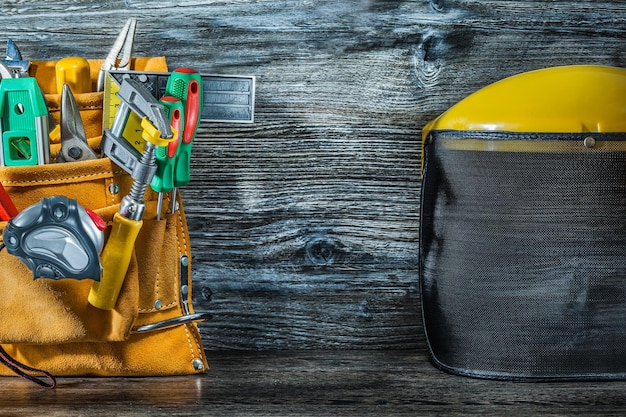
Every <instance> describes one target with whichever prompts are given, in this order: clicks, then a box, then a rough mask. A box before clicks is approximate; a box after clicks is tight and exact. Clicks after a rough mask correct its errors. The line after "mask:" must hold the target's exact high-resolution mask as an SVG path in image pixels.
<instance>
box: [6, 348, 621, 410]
mask: <svg viewBox="0 0 626 417" xmlns="http://www.w3.org/2000/svg"><path fill="white" fill-rule="evenodd" d="M210 360H211V361H212V362H213V363H214V364H215V365H214V366H213V367H212V369H211V371H210V372H209V373H207V374H204V375H201V376H193V377H173V378H109V379H91V378H62V379H60V380H59V386H58V388H57V389H56V391H55V392H51V391H46V390H42V389H40V388H33V387H32V386H31V385H30V384H29V383H28V382H26V381H23V380H20V379H17V378H4V379H3V380H2V381H0V382H1V383H2V396H0V415H3V416H4V415H6V416H39V415H46V416H51V417H56V416H59V417H71V416H98V415H102V416H109V415H115V416H150V417H159V416H164V417H170V416H207V415H211V416H212V415H216V416H255V417H256V416H289V417H294V416H355V417H370V416H394V417H395V416H424V415H437V416H464V417H465V416H471V415H480V416H484V417H491V416H494V417H495V416H498V417H501V416H507V415H511V416H532V417H534V416H573V415H576V416H623V415H624V412H625V410H626V390H625V388H626V382H612V383H599V382H596V383H593V382H590V383H584V384H581V383H572V382H569V383H568V382H559V383H551V384H524V383H514V382H502V381H485V380H477V379H469V378H464V377H457V376H452V375H447V374H443V373H441V372H440V371H438V370H437V369H435V368H433V367H431V366H429V365H428V364H427V361H426V354H425V352H424V351H423V350H400V351H393V350H387V351H381V350H359V351H349V350H342V351H338V350H335V351H317V350H308V351H275V350H273V351H263V352H241V351H229V352H211V357H210Z"/></svg>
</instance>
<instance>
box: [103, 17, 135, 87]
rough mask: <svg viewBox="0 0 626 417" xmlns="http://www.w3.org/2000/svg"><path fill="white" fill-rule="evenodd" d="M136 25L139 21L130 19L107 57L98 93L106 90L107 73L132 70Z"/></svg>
mask: <svg viewBox="0 0 626 417" xmlns="http://www.w3.org/2000/svg"><path fill="white" fill-rule="evenodd" d="M136 25H137V19H135V18H134V17H131V18H129V19H128V20H127V21H126V24H125V25H124V27H123V28H122V31H121V32H120V34H119V35H118V36H117V39H116V40H115V43H114V44H113V47H112V48H111V50H110V51H109V55H107V57H106V59H105V60H104V64H102V67H101V68H100V72H99V73H98V84H97V86H96V87H97V91H103V90H104V77H105V76H106V72H107V71H109V70H112V69H122V70H128V69H130V61H131V59H132V50H133V42H134V41H135V27H136ZM118 61H119V64H118Z"/></svg>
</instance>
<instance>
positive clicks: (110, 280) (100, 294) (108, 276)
mask: <svg viewBox="0 0 626 417" xmlns="http://www.w3.org/2000/svg"><path fill="white" fill-rule="evenodd" d="M142 225H143V221H142V220H131V219H127V218H126V217H124V216H122V215H121V214H119V213H115V216H114V217H113V228H112V229H111V234H110V235H109V240H108V241H107V243H106V246H105V247H104V250H103V251H102V255H101V257H100V261H101V262H102V276H101V277H100V281H99V282H98V281H96V282H94V284H93V286H92V287H91V291H90V292H89V297H88V300H89V303H90V304H91V305H92V306H94V307H97V308H99V309H102V310H112V309H113V308H114V307H115V303H116V302H117V296H118V295H119V292H120V289H121V288H122V284H123V283H124V277H125V276H126V272H127V271H128V264H129V263H130V258H131V255H132V253H133V248H134V246H135V240H136V239H137V235H138V234H139V230H140V229H141V226H142Z"/></svg>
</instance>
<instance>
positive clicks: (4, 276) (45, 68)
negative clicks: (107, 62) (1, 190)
mask: <svg viewBox="0 0 626 417" xmlns="http://www.w3.org/2000/svg"><path fill="white" fill-rule="evenodd" d="M144 61H145V62H144V63H136V64H135V67H136V68H140V69H144V68H148V69H149V70H152V71H166V70H167V67H166V65H165V61H164V59H156V58H152V59H144ZM33 67H34V72H35V76H36V78H37V81H38V83H39V84H40V87H41V89H42V91H43V92H44V93H45V98H46V102H47V105H48V107H49V111H50V114H51V115H52V116H53V117H54V118H55V119H56V121H57V124H58V121H59V117H58V111H59V101H60V95H58V94H55V93H54V89H53V87H54V86H53V85H52V84H51V80H54V76H53V75H54V63H53V62H39V63H33ZM99 67H100V65H99V63H98V62H95V63H94V64H93V65H92V68H96V69H97V68H99ZM92 72H93V70H92ZM92 75H94V74H92ZM95 78H97V76H92V79H95ZM75 99H76V102H77V105H78V107H79V109H80V113H81V117H82V118H83V124H84V126H85V131H86V134H87V137H88V142H89V145H90V146H91V147H92V149H94V151H96V152H97V153H99V152H100V150H99V142H100V139H101V135H102V103H103V93H101V92H94V93H84V94H76V95H75ZM51 139H52V144H51V146H50V154H51V160H52V163H50V164H47V165H37V166H11V167H0V182H1V183H2V184H3V185H4V187H5V189H6V190H7V192H8V193H9V195H10V196H11V198H12V200H13V202H14V204H15V206H16V207H17V209H18V210H20V211H21V210H23V209H25V208H27V207H29V206H31V205H33V204H36V203H39V202H40V201H41V199H42V198H46V197H52V196H65V197H67V198H69V199H75V200H77V202H78V204H79V205H80V206H82V207H85V208H88V209H90V210H92V211H93V212H95V213H96V214H98V215H99V216H100V217H101V218H102V219H103V220H104V221H105V222H106V223H107V225H108V226H109V227H108V228H107V229H106V231H105V240H106V239H108V233H109V230H110V225H111V224H112V220H113V216H114V215H115V213H117V212H118V210H119V208H120V203H121V200H122V197H123V196H124V195H126V194H128V193H129V191H130V188H131V186H132V182H133V180H132V178H131V177H130V175H129V174H127V173H126V172H125V171H124V170H123V169H121V168H120V167H118V166H117V165H115V164H114V163H113V162H111V160H110V159H109V158H101V159H94V160H88V161H80V162H70V163H54V161H55V157H56V154H57V153H58V152H59V148H60V144H58V143H57V144H55V143H54V133H53V134H52V135H51ZM145 200H146V210H145V214H144V220H143V226H142V227H141V230H140V231H139V235H138V237H137V240H136V245H135V250H134V252H133V254H132V257H131V261H130V265H129V268H128V272H127V274H126V277H125V279H124V282H123V285H122V288H121V290H120V294H119V297H118V300H117V303H116V305H115V308H114V309H113V310H101V309H99V308H96V307H93V306H92V305H91V304H90V303H89V302H88V295H89V292H90V290H91V287H92V285H93V283H94V280H93V279H90V278H87V277H86V279H67V278H61V279H50V278H37V279H34V278H33V273H32V272H31V270H30V269H29V268H28V267H27V266H26V265H25V264H24V263H22V261H21V260H20V259H19V258H18V257H15V256H13V255H11V254H9V253H8V252H7V251H6V250H3V251H0V265H1V266H2V267H1V268H0V288H1V289H2V295H3V296H2V297H0V312H2V316H1V319H0V344H40V345H41V344H61V343H69V342H116V341H124V340H127V339H128V338H129V337H130V335H131V334H132V333H133V330H134V329H136V328H137V327H140V326H145V325H150V324H152V323H159V322H163V321H167V320H170V319H172V318H176V317H179V316H180V315H181V311H182V304H181V294H180V289H181V287H182V285H181V281H182V284H183V285H186V284H187V283H188V280H189V276H190V274H189V271H190V266H189V261H190V258H191V253H190V246H189V240H188V236H187V233H186V232H185V231H186V227H187V226H186V223H185V219H184V214H183V212H182V205H181V202H180V201H179V202H178V203H179V207H180V208H179V210H177V211H174V212H173V213H171V214H168V215H165V216H162V218H161V219H160V220H156V205H157V202H156V193H153V192H151V191H148V192H147V193H146V195H145ZM6 224H7V223H6V222H0V233H1V232H2V230H4V228H5V226H6ZM61 244H63V243H62V242H59V245H61ZM181 265H184V266H183V267H181ZM181 275H182V276H181Z"/></svg>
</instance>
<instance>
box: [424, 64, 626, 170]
mask: <svg viewBox="0 0 626 417" xmlns="http://www.w3.org/2000/svg"><path fill="white" fill-rule="evenodd" d="M443 130H445V131H465V132H468V133H467V134H466V135H465V137H469V136H471V133H470V132H478V131H481V132H491V131H494V132H527V133H569V134H571V133H595V132H597V133H615V132H626V69H623V68H616V67H609V66H600V65H569V66H560V67H552V68H546V69H540V70H535V71H530V72H525V73H522V74H518V75H515V76H512V77H509V78H506V79H503V80H501V81H498V82H495V83H493V84H491V85H489V86H487V87H484V88H482V89H481V90H479V91H477V92H475V93H474V94H472V95H470V96H468V97H466V98H465V99H463V100H461V101H460V102H458V103H457V104H456V105H454V106H452V107H451V108H450V109H449V110H448V111H446V112H445V113H443V114H442V115H441V116H439V117H437V118H436V119H434V120H433V121H431V122H430V123H428V124H427V125H426V126H425V127H424V129H423V130H422V143H423V145H422V146H424V144H425V143H426V142H427V140H428V136H429V135H430V134H431V133H432V132H434V131H443ZM457 145H458V146H465V147H467V149H474V150H476V149H478V148H480V147H481V146H492V145H493V144H486V143H485V142H484V141H482V142H480V143H478V142H474V143H472V142H467V141H464V143H463V144H460V143H459V144H457ZM524 145H528V143H526V144H523V143H519V142H518V141H508V142H507V141H498V146H501V147H502V148H501V149H498V150H503V151H515V150H518V151H522V150H523V151H532V150H531V149H530V148H529V146H524ZM537 145H539V146H538V147H537ZM541 145H548V144H547V143H544V144H538V143H536V142H535V143H534V144H533V149H534V151H536V152H543V151H545V146H541ZM594 146H595V147H596V149H599V148H605V147H606V146H609V147H611V148H613V147H615V146H618V147H620V148H624V147H625V145H624V142H620V143H616V142H613V143H611V144H608V143H604V142H602V141H599V142H595V141H594ZM490 150H496V149H490ZM622 150H623V149H622ZM562 151H566V150H564V149H562ZM422 155H423V152H422ZM422 162H423V160H422ZM422 166H423V164H422Z"/></svg>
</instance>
